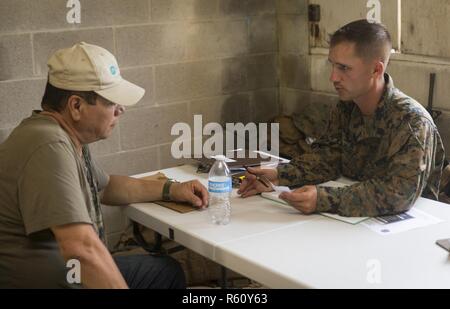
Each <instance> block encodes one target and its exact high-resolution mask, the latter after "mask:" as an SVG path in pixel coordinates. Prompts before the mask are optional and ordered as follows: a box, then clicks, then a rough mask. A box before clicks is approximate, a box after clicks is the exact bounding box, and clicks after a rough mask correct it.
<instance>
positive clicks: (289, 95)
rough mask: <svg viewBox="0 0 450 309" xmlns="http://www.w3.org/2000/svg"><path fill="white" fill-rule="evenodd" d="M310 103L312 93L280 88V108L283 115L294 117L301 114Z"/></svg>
mask: <svg viewBox="0 0 450 309" xmlns="http://www.w3.org/2000/svg"><path fill="white" fill-rule="evenodd" d="M310 101H311V92H310V91H304V90H297V89H290V88H284V87H281V88H280V107H281V114H283V115H292V114H294V113H298V112H300V111H301V110H302V109H303V108H304V107H305V106H306V105H307V104H308V103H309V102H310Z"/></svg>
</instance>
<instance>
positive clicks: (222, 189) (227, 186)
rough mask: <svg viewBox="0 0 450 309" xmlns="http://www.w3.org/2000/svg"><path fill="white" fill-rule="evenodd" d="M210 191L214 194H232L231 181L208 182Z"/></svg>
mask: <svg viewBox="0 0 450 309" xmlns="http://www.w3.org/2000/svg"><path fill="white" fill-rule="evenodd" d="M208 191H209V192H212V193H228V192H231V179H228V180H227V181H208Z"/></svg>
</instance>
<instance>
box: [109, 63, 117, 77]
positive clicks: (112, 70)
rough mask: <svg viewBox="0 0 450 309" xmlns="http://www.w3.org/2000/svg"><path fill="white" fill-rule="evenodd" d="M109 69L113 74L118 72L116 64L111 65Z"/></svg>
mask: <svg viewBox="0 0 450 309" xmlns="http://www.w3.org/2000/svg"><path fill="white" fill-rule="evenodd" d="M109 71H110V72H111V74H112V75H116V74H117V68H116V67H115V66H114V65H112V66H110V67H109Z"/></svg>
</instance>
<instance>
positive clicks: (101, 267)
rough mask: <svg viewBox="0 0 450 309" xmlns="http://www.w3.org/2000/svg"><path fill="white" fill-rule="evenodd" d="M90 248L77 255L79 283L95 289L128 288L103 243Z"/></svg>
mask: <svg viewBox="0 0 450 309" xmlns="http://www.w3.org/2000/svg"><path fill="white" fill-rule="evenodd" d="M100 246H101V247H100ZM102 247H103V248H102ZM91 249H92V250H86V251H85V252H84V253H83V254H82V255H81V256H79V257H78V258H79V260H80V264H81V284H82V285H83V286H84V287H86V288H96V289H126V288H128V286H127V283H126V282H125V280H124V278H123V276H122V274H121V273H120V271H119V269H118V268H117V266H116V264H115V263H114V260H113V259H112V257H111V254H109V252H108V251H107V250H106V248H105V247H104V246H103V244H99V245H97V246H95V247H93V248H91Z"/></svg>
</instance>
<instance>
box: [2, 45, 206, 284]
mask: <svg viewBox="0 0 450 309" xmlns="http://www.w3.org/2000/svg"><path fill="white" fill-rule="evenodd" d="M48 67H49V73H48V82H47V85H46V89H45V93H44V96H43V98H42V103H41V105H42V109H43V111H33V114H32V115H31V117H29V118H26V119H24V120H23V121H22V122H21V123H20V125H19V126H18V127H17V128H15V129H14V130H13V132H12V133H11V135H10V136H9V138H8V139H7V140H6V141H5V142H4V143H3V144H1V145H0V243H1V246H0V288H8V287H11V288H58V287H87V288H127V287H131V288H184V287H185V279H184V274H183V271H182V269H181V267H180V266H179V265H178V263H177V262H176V261H175V260H173V259H172V258H170V257H153V256H149V255H134V256H126V257H116V258H113V257H112V256H111V255H110V253H109V252H108V250H107V248H106V246H105V244H106V238H105V232H104V227H103V219H102V214H101V208H100V202H102V203H104V204H108V205H126V204H129V203H133V202H144V201H154V200H161V199H163V200H174V201H186V202H190V203H192V204H193V205H195V206H197V207H206V205H207V198H208V193H207V191H206V189H205V188H204V187H203V186H202V185H201V184H200V183H199V182H198V181H196V180H193V181H189V182H184V183H173V182H171V181H164V182H162V181H156V180H155V181H152V180H139V179H134V178H130V177H126V176H118V175H107V174H106V173H105V172H104V171H103V170H102V169H101V168H99V167H98V166H97V164H96V163H95V161H94V160H93V158H92V157H91V155H90V152H89V149H88V144H90V143H93V142H96V141H98V140H101V139H105V138H108V137H109V136H110V134H111V132H112V130H113V128H114V126H115V125H116V124H117V121H118V120H119V117H120V116H121V115H122V114H123V113H124V111H125V109H124V106H129V105H133V104H135V103H137V102H138V101H139V100H140V99H141V98H142V96H143V95H144V92H145V90H144V89H142V88H141V87H139V86H137V85H135V84H132V83H130V82H128V81H126V80H124V79H123V78H122V77H121V75H120V69H119V66H118V64H117V61H116V59H115V57H114V56H113V55H112V54H111V53H110V52H108V51H107V50H106V49H103V48H101V47H99V46H95V45H91V44H87V43H84V42H81V43H78V44H75V45H74V46H72V47H70V48H67V49H62V50H58V51H57V52H56V53H55V54H54V55H52V56H51V58H50V60H49V61H48ZM68 261H71V262H72V264H70V265H72V266H73V265H76V264H77V263H76V261H77V262H78V263H79V266H80V271H81V282H77V281H74V280H71V276H70V274H69V273H68V271H70V270H71V268H67V267H66V265H67V262H68ZM74 261H75V263H73V262H74ZM72 266H71V267H72ZM72 279H73V278H72Z"/></svg>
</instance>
